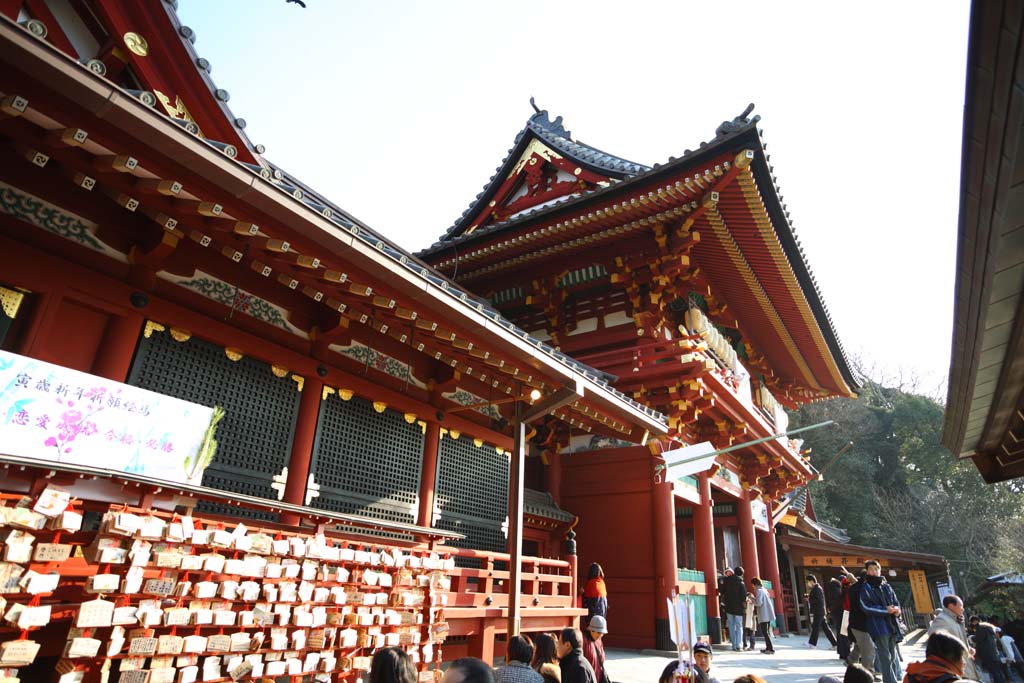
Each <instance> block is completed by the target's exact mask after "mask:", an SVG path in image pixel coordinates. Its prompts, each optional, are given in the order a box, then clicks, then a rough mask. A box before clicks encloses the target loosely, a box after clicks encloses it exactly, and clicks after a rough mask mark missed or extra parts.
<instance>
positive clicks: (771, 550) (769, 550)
mask: <svg viewBox="0 0 1024 683" xmlns="http://www.w3.org/2000/svg"><path fill="white" fill-rule="evenodd" d="M758 536H760V537H761V539H760V540H761V566H762V567H764V576H765V578H766V579H768V580H769V581H771V582H772V593H773V596H774V601H775V614H776V615H777V619H776V621H775V623H776V625H777V626H778V628H779V631H781V632H783V633H785V632H786V614H785V612H784V609H785V605H784V603H783V600H782V579H781V578H780V576H779V551H778V549H777V548H776V547H775V522H774V521H773V520H772V506H771V505H770V504H769V505H768V531H762V532H760V533H758Z"/></svg>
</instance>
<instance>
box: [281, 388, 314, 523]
mask: <svg viewBox="0 0 1024 683" xmlns="http://www.w3.org/2000/svg"><path fill="white" fill-rule="evenodd" d="M323 391H324V384H323V382H321V381H320V379H319V378H315V377H307V378H306V379H305V381H304V382H303V386H302V399H301V400H300V401H299V416H298V419H297V420H296V421H295V436H294V437H293V438H292V454H291V458H290V459H289V460H288V481H287V482H286V483H285V486H284V502H286V503H291V504H292V505H305V504H306V486H307V484H308V481H309V466H310V462H311V461H312V459H313V439H314V438H315V437H316V421H317V417H318V416H319V414H320V401H321V400H323ZM281 523H282V524H291V525H298V523H299V517H298V515H294V514H289V513H285V514H282V515H281Z"/></svg>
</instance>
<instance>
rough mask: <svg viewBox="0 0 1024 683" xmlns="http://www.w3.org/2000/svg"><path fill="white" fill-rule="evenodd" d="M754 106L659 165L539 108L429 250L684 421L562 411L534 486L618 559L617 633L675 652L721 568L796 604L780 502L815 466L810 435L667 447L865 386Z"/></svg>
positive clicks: (596, 548)
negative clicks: (687, 467)
mask: <svg viewBox="0 0 1024 683" xmlns="http://www.w3.org/2000/svg"><path fill="white" fill-rule="evenodd" d="M751 109H752V107H751V108H748V109H747V111H745V112H743V114H741V115H740V116H739V117H737V118H735V119H733V120H730V121H726V122H723V123H722V124H721V125H720V126H719V127H718V129H717V130H716V131H715V134H714V137H713V138H712V139H710V140H708V141H706V142H700V143H699V145H698V146H696V148H695V149H694V150H684V151H683V152H682V154H681V155H680V156H679V157H674V158H670V159H669V160H668V162H667V163H663V164H659V165H655V166H654V167H649V166H646V165H643V164H638V163H635V162H632V161H628V160H626V159H623V158H621V157H618V156H614V155H612V154H609V153H606V152H603V151H601V150H599V149H597V148H595V147H592V146H590V145H586V144H584V143H582V142H580V141H579V140H577V139H576V138H575V137H573V135H572V134H571V132H570V131H569V130H567V128H566V126H565V124H564V123H563V120H562V117H557V118H555V119H554V120H552V118H551V116H550V115H549V114H548V112H547V111H542V110H537V111H536V113H534V114H533V115H532V116H531V117H530V118H529V119H528V120H527V122H526V125H525V126H524V127H523V129H522V130H521V131H520V132H519V133H518V134H517V135H516V137H515V140H514V142H513V146H512V148H511V149H510V150H509V152H508V155H507V156H506V157H505V159H504V160H503V161H502V162H501V164H500V165H499V166H498V169H497V171H496V172H495V174H494V175H493V176H492V177H491V179H490V180H489V181H488V182H487V184H486V185H485V186H484V188H483V190H482V192H480V193H479V194H478V195H477V196H476V198H475V199H474V200H473V202H472V203H471V204H470V206H469V207H468V208H467V209H466V210H465V212H464V213H463V214H462V215H461V216H460V217H459V219H458V220H457V221H456V222H455V223H454V225H452V227H451V228H449V229H448V230H447V231H446V232H445V233H444V234H443V235H442V236H441V238H440V240H439V241H438V242H437V243H435V244H434V245H432V246H431V247H429V248H428V249H426V250H424V251H422V252H421V253H420V254H419V256H420V257H421V258H422V259H424V260H425V261H427V262H428V263H430V264H431V265H432V266H434V267H435V268H436V269H437V270H438V271H440V272H441V273H442V274H444V275H447V276H448V277H451V278H452V279H453V280H454V282H455V283H456V284H458V285H459V286H460V287H466V288H468V289H469V290H470V291H472V292H473V293H475V294H477V295H478V296H480V297H483V298H486V299H487V300H488V301H490V302H491V303H492V304H493V305H494V306H495V307H496V308H497V309H498V310H500V311H501V312H502V314H503V315H505V316H506V317H507V318H509V319H510V320H512V321H514V322H515V323H516V324H517V325H518V326H520V327H521V328H523V329H524V330H527V331H528V332H529V333H530V334H531V335H533V336H535V337H537V338H540V339H543V340H545V341H546V342H547V343H549V344H552V345H553V346H554V347H555V348H557V349H559V350H560V351H561V352H563V353H567V354H569V355H570V356H572V357H574V358H577V359H578V360H581V361H583V362H585V363H587V364H588V365H589V366H592V367H594V368H596V369H598V370H600V371H602V372H604V373H606V376H607V377H608V379H609V381H610V382H611V384H612V386H614V387H615V388H617V389H618V390H620V391H622V392H623V393H625V394H627V395H629V396H631V397H632V398H634V399H635V400H637V401H639V402H641V403H643V404H644V405H646V406H649V407H651V408H654V409H656V410H658V411H659V412H661V413H664V414H665V415H667V416H668V419H669V431H668V435H667V438H660V439H659V438H652V439H651V440H650V441H649V442H648V443H647V444H645V445H636V444H630V443H627V442H625V441H624V440H622V439H607V438H604V437H601V436H596V435H593V434H591V433H588V432H586V431H585V430H583V429H580V428H579V426H578V425H574V424H573V423H572V422H571V421H570V422H569V423H564V422H561V423H555V422H554V421H552V422H551V424H550V425H549V426H550V430H551V436H550V437H549V439H547V440H546V441H545V442H544V443H542V444H540V446H539V448H538V450H540V451H541V453H540V455H541V460H542V462H543V463H544V464H543V465H542V466H538V467H536V468H535V477H536V478H535V479H533V480H532V481H531V480H528V483H529V484H530V485H531V486H535V487H537V488H540V487H543V488H544V489H545V490H546V491H547V492H548V493H550V494H551V496H552V497H553V499H554V500H555V501H556V502H557V503H558V505H559V506H560V507H561V508H564V509H566V510H568V511H570V512H571V513H572V514H574V515H578V517H579V520H580V521H579V525H578V526H577V527H576V529H575V530H576V533H577V534H578V537H579V541H580V562H581V564H580V566H581V567H586V566H587V565H588V564H589V563H590V562H599V563H600V564H601V565H602V566H603V568H604V570H605V573H606V575H607V577H608V579H607V580H608V586H609V592H610V594H609V603H610V604H612V605H614V606H615V607H614V613H613V614H614V621H615V627H614V628H613V629H611V633H610V635H609V637H608V638H609V642H610V643H612V644H614V645H616V646H623V647H637V648H645V647H651V646H652V645H657V646H658V647H661V648H670V645H671V644H670V642H669V640H668V624H667V608H666V601H665V598H666V597H667V596H669V595H670V594H671V593H672V592H673V591H675V590H678V591H680V592H685V593H689V592H694V593H696V594H698V595H699V596H700V597H699V598H698V600H702V601H704V604H703V606H702V609H701V610H699V611H700V612H701V616H700V617H699V618H698V621H699V628H700V629H701V632H702V633H706V634H708V635H709V636H710V638H711V639H712V641H715V642H717V641H718V639H719V637H720V634H721V628H720V624H721V616H722V615H721V614H720V609H719V604H718V598H717V578H718V575H719V574H720V572H721V571H722V569H723V568H724V567H725V566H729V567H734V566H736V565H742V566H743V567H744V569H745V572H746V577H747V578H748V579H749V578H751V577H754V576H760V577H764V578H765V583H766V585H767V586H770V587H771V589H772V592H773V595H774V599H775V602H776V611H777V612H778V613H779V614H783V591H782V582H781V581H780V576H779V564H778V558H777V551H776V542H775V531H774V524H773V521H772V515H771V511H772V509H773V507H774V501H777V500H778V499H780V498H781V497H782V496H783V495H785V494H786V493H787V492H789V491H792V490H793V489H795V488H796V487H798V486H800V485H802V484H803V483H805V482H807V481H808V480H809V479H811V478H813V477H814V476H815V475H816V473H815V471H814V469H813V468H812V467H811V466H810V464H809V463H808V461H807V459H806V458H805V457H804V455H803V454H802V453H801V451H800V442H799V441H795V440H790V439H787V438H778V439H774V440H768V441H766V442H763V443H760V444H758V445H756V446H751V447H748V448H742V449H738V450H734V451H732V452H731V453H728V454H723V455H721V456H719V457H718V458H717V461H716V463H715V465H714V467H712V468H711V469H710V470H709V471H705V472H699V473H693V474H692V475H687V476H676V475H674V474H673V471H672V470H671V469H669V470H668V471H667V477H666V476H665V474H664V473H663V472H662V471H661V470H660V469H658V466H659V465H661V464H663V462H664V458H662V457H661V453H663V452H666V451H670V450H672V449H675V448H677V447H678V445H679V444H696V443H700V442H710V444H712V445H713V446H714V447H715V448H727V447H730V446H733V445H737V444H740V443H743V442H746V441H753V440H755V439H758V438H762V437H768V436H771V435H773V434H785V433H786V430H787V423H788V418H787V415H786V412H785V411H786V409H794V408H796V407H798V406H799V405H801V404H803V403H806V402H808V401H814V400H820V399H824V398H828V397H833V396H841V397H852V396H854V395H855V393H854V392H855V391H856V389H857V387H858V383H857V379H856V378H855V376H854V374H853V373H852V371H851V369H850V366H849V363H848V361H847V359H846V357H845V355H844V353H843V349H842V345H841V344H840V342H839V339H838V337H837V336H836V333H835V330H834V328H833V325H832V322H831V320H830V318H829V314H828V312H827V309H826V308H825V305H824V303H823V301H822V298H821V296H820V294H819V292H818V288H817V285H816V283H815V278H814V276H813V274H812V273H811V270H810V268H809V266H808V264H807V262H806V259H805V258H804V254H803V251H802V249H801V247H800V243H799V241H798V239H797V238H796V236H795V234H794V232H793V229H792V225H791V222H790V217H789V211H788V209H787V208H786V205H785V204H784V203H783V202H782V198H781V195H780V193H779V189H778V185H777V182H776V178H775V175H774V173H773V170H772V166H771V162H770V158H769V156H768V155H767V154H766V153H765V146H764V143H763V141H762V133H761V131H760V128H759V127H758V121H759V117H757V116H753V117H751V116H750V113H751ZM537 470H540V471H537ZM797 590H798V592H799V590H800V588H799V587H798V589H797ZM705 615H706V619H705Z"/></svg>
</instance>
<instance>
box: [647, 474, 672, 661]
mask: <svg viewBox="0 0 1024 683" xmlns="http://www.w3.org/2000/svg"><path fill="white" fill-rule="evenodd" d="M651 462H652V467H654V466H655V465H658V464H661V463H664V460H663V459H662V458H654V459H652V461H651ZM654 477H655V478H654V481H655V482H658V481H660V480H661V479H662V478H664V477H665V475H664V473H661V474H660V475H659V474H657V473H655V475H654ZM651 494H652V496H651V497H652V501H651V511H652V518H653V522H654V523H653V527H654V529H653V532H654V596H653V597H654V616H655V620H654V638H655V647H656V648H657V649H659V650H672V649H674V646H673V645H672V639H671V637H670V635H669V626H668V604H667V602H666V599H667V598H670V597H672V593H673V591H674V590H675V588H676V580H677V577H678V571H677V567H676V563H677V560H676V503H675V494H673V492H672V482H671V481H668V482H662V483H655V484H654V485H653V490H652V491H651Z"/></svg>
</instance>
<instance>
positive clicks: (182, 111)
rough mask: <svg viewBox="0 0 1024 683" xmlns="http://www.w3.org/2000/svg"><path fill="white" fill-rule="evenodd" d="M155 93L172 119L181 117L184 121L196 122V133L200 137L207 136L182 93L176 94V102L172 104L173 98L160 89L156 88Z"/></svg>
mask: <svg viewBox="0 0 1024 683" xmlns="http://www.w3.org/2000/svg"><path fill="white" fill-rule="evenodd" d="M153 94H154V95H156V98H157V99H158V100H160V104H161V105H163V108H164V111H166V112H167V115H168V116H170V117H171V118H172V119H180V120H182V121H188V122H190V123H194V124H195V126H196V135H198V136H199V137H205V136H204V135H203V131H202V130H201V129H200V128H199V124H198V123H196V120H195V119H194V118H192V114H190V113H189V111H188V107H186V106H185V103H184V102H182V101H181V96H180V95H175V96H174V104H171V98H170V97H168V96H167V95H165V94H163V93H162V92H160V91H159V90H154V91H153Z"/></svg>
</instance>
